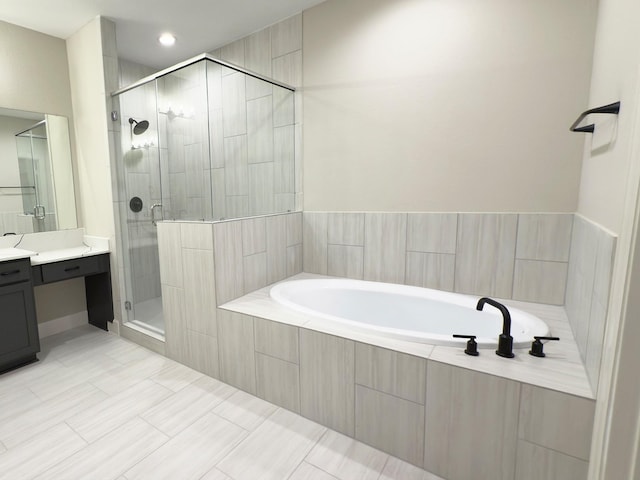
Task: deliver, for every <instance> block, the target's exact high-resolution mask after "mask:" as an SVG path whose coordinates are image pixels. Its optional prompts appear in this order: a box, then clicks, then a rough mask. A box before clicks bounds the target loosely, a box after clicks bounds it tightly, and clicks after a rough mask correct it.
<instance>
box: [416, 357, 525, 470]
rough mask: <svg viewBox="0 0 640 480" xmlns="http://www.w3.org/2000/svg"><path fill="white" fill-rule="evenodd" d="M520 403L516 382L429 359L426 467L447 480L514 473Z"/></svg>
mask: <svg viewBox="0 0 640 480" xmlns="http://www.w3.org/2000/svg"><path fill="white" fill-rule="evenodd" d="M519 404H520V384H519V383H518V382H514V381H512V380H506V379H504V378H500V377H495V376H493V375H486V374H481V373H478V372H473V371H471V370H466V369H464V368H459V367H453V366H451V365H445V364H442V363H438V362H433V361H428V362H427V396H426V419H425V451H424V468H425V469H426V470H428V471H430V472H433V473H435V474H436V475H439V476H441V477H443V478H447V479H450V480H466V479H469V478H492V479H504V480H511V479H513V478H516V477H515V461H514V459H515V457H516V446H517V438H518V409H519ZM487 405H491V406H492V407H491V408H489V409H487ZM470 429H471V430H470ZM473 432H482V441H481V442H478V436H477V435H474V434H473ZM443 438H446V439H447V441H446V442H443V441H442V439H443ZM461 459H464V461H461Z"/></svg>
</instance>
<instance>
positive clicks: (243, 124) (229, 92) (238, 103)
mask: <svg viewBox="0 0 640 480" xmlns="http://www.w3.org/2000/svg"><path fill="white" fill-rule="evenodd" d="M244 78H245V75H244V74H243V73H232V74H231V75H225V76H223V77H222V119H223V125H224V136H225V137H231V136H234V135H242V134H245V133H247V104H246V102H247V100H246V91H245V81H244Z"/></svg>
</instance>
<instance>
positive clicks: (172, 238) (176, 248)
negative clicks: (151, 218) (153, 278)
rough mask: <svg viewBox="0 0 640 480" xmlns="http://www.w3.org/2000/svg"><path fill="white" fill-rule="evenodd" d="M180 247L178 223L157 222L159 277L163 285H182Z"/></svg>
mask: <svg viewBox="0 0 640 480" xmlns="http://www.w3.org/2000/svg"><path fill="white" fill-rule="evenodd" d="M181 248H182V243H181V238H180V224H179V223H168V222H160V223H158V250H159V254H160V278H161V279H162V283H163V284H165V285H171V286H173V287H182V284H183V276H182V255H179V252H180V250H181Z"/></svg>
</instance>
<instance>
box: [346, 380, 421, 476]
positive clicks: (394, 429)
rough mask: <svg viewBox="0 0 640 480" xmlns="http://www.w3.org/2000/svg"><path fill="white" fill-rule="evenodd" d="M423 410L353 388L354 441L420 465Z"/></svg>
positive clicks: (409, 403)
mask: <svg viewBox="0 0 640 480" xmlns="http://www.w3.org/2000/svg"><path fill="white" fill-rule="evenodd" d="M424 418H425V408H424V406H423V405H419V404H417V403H414V402H410V401H408V400H403V399H402V398H398V397H395V396H393V395H389V394H386V393H382V392H378V391H376V390H372V389H370V388H367V387H363V386H362V385H356V434H355V438H357V439H358V440H361V441H363V442H365V443H367V444H369V445H373V446H374V447H376V448H379V449H381V450H383V451H385V452H388V453H390V454H392V455H394V456H396V457H398V458H401V459H403V460H405V461H407V462H409V463H412V464H414V465H419V466H422V465H423V455H424V437H425V433H424V432H425V431H424Z"/></svg>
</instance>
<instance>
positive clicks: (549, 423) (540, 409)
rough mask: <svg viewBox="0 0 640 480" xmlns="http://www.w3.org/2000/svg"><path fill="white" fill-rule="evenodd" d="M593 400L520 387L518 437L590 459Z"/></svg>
mask: <svg viewBox="0 0 640 480" xmlns="http://www.w3.org/2000/svg"><path fill="white" fill-rule="evenodd" d="M594 414H595V401H593V400H589V399H586V398H580V397H574V396H573V395H568V394H565V393H561V392H556V391H553V390H547V389H545V388H540V387H534V386H531V385H526V384H525V385H523V386H522V400H521V406H520V427H519V432H518V436H519V438H521V439H523V440H527V441H529V442H532V443H535V444H537V445H540V446H542V447H546V448H550V449H553V450H556V451H558V452H562V453H564V454H567V455H571V456H572V457H577V458H581V459H582V460H589V450H590V448H591V432H592V428H593V417H594Z"/></svg>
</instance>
